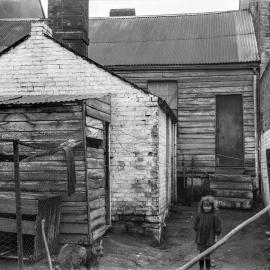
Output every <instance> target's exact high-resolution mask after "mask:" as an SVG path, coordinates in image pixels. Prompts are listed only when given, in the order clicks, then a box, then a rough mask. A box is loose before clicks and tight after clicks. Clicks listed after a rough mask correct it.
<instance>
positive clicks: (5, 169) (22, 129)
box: [0, 103, 88, 243]
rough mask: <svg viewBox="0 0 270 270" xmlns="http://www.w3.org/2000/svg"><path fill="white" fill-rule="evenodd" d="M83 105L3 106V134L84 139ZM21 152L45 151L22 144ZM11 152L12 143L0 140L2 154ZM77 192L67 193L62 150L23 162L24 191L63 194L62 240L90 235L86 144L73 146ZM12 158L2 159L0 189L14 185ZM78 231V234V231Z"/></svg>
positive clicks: (23, 137) (28, 139) (0, 112)
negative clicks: (67, 194) (9, 159)
mask: <svg viewBox="0 0 270 270" xmlns="http://www.w3.org/2000/svg"><path fill="white" fill-rule="evenodd" d="M82 120H83V117H82V106H81V105H78V104H76V103H64V104H61V105H40V104H39V106H38V107H37V106H25V107H20V108H1V109H0V121H1V122H0V138H19V139H20V140H21V141H23V142H27V143H52V144H55V145H59V144H60V143H62V142H64V141H66V140H68V139H74V140H81V141H83V121H82ZM19 149H20V155H29V154H36V153H42V152H44V150H36V149H32V148H29V147H25V146H20V148H19ZM3 151H5V152H8V153H12V144H7V143H0V154H1V153H2V152H3ZM74 159H75V170H76V193H75V194H73V195H72V196H71V197H67V196H65V194H66V193H67V165H66V160H65V154H64V152H63V151H60V152H57V153H55V154H53V155H48V156H44V157H38V158H35V159H34V160H32V161H30V162H23V161H22V162H20V179H21V187H22V191H36V192H42V193H57V194H61V195H63V199H62V204H61V206H62V211H61V212H62V214H61V225H60V242H61V243H66V242H68V241H71V240H73V241H74V239H76V240H77V239H78V238H81V237H82V236H87V235H88V225H87V200H86V186H85V162H84V149H83V145H82V146H80V147H76V148H75V150H74ZM12 182H13V162H7V161H5V162H0V190H6V189H11V190H12V186H13V183H12ZM78 232H79V235H77V233H78Z"/></svg>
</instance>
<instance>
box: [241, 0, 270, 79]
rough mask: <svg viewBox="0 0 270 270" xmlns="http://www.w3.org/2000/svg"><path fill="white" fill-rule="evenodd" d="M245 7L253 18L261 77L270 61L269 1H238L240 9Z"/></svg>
mask: <svg viewBox="0 0 270 270" xmlns="http://www.w3.org/2000/svg"><path fill="white" fill-rule="evenodd" d="M247 6H248V8H249V10H250V12H251V15H252V18H253V23H254V28H255V33H256V38H257V44H258V49H259V54H260V58H261V72H260V74H261V75H262V73H263V71H264V70H265V67H266V66H267V64H268V62H269V61H270V0H240V9H245V8H246V7H247Z"/></svg>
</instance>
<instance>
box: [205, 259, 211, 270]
mask: <svg viewBox="0 0 270 270" xmlns="http://www.w3.org/2000/svg"><path fill="white" fill-rule="evenodd" d="M205 265H206V270H210V267H211V260H210V259H206V260H205Z"/></svg>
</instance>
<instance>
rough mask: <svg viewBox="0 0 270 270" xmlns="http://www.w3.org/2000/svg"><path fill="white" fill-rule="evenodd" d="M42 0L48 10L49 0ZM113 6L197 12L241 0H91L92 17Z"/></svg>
mask: <svg viewBox="0 0 270 270" xmlns="http://www.w3.org/2000/svg"><path fill="white" fill-rule="evenodd" d="M41 1H42V3H43V4H44V10H45V12H47V5H48V0H41ZM74 1H76V0H74ZM112 8H135V9H136V15H149V14H177V13H196V12H207V11H220V10H233V9H238V8H239V0H89V15H90V16H91V17H103V16H108V15H109V11H110V9H112Z"/></svg>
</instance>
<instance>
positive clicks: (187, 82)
mask: <svg viewBox="0 0 270 270" xmlns="http://www.w3.org/2000/svg"><path fill="white" fill-rule="evenodd" d="M111 68H112V67H111ZM112 70H114V69H113V68H112ZM114 72H117V74H119V75H121V76H123V77H124V78H126V79H127V80H129V81H131V82H133V83H135V84H137V85H139V86H140V87H142V88H144V89H145V90H147V82H148V81H176V82H177V85H178V101H177V102H178V141H177V157H178V165H177V168H178V173H181V171H182V169H183V166H182V164H183V162H184V165H185V167H186V170H190V169H191V159H192V157H193V158H194V166H195V173H204V172H208V173H214V171H215V147H216V146H215V141H216V138H215V136H216V135H215V133H216V130H215V126H216V105H215V96H216V95H226V94H241V95H242V97H243V120H244V127H243V130H244V159H245V161H244V166H245V169H246V170H247V171H248V172H249V173H250V174H254V166H255V165H254V162H255V159H254V158H255V139H254V134H255V130H254V103H253V76H254V73H253V70H252V69H251V68H250V69H243V68H237V65H235V66H234V68H233V69H230V70H228V69H220V70H218V69H215V70H211V69H209V70H207V69H205V70H177V69H175V70H166V68H164V70H159V71H155V70H154V68H153V69H152V70H149V69H148V70H144V69H141V70H140V69H139V68H137V69H136V70H132V69H130V70H128V71H127V70H125V71H123V70H120V69H118V68H115V70H114Z"/></svg>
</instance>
